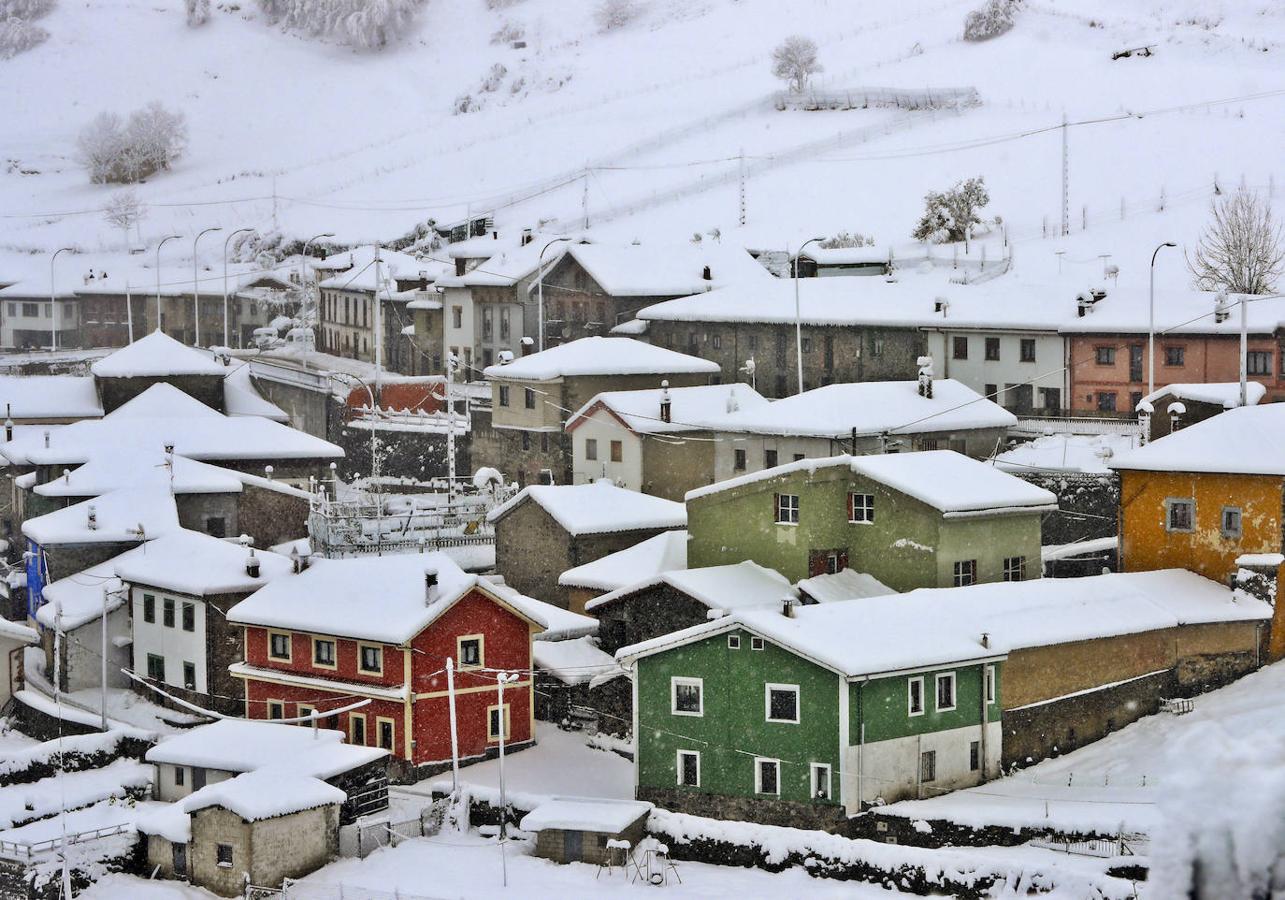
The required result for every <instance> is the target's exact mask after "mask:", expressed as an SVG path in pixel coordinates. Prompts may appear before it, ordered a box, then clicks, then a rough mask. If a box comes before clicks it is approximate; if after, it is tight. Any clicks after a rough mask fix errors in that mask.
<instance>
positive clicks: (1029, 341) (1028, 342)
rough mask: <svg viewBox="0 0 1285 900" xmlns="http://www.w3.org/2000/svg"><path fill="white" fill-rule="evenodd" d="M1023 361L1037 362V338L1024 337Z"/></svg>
mask: <svg viewBox="0 0 1285 900" xmlns="http://www.w3.org/2000/svg"><path fill="white" fill-rule="evenodd" d="M1022 362H1035V338H1022Z"/></svg>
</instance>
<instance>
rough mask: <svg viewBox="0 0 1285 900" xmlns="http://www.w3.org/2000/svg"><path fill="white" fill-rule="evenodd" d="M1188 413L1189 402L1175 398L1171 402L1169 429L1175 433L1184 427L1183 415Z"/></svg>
mask: <svg viewBox="0 0 1285 900" xmlns="http://www.w3.org/2000/svg"><path fill="white" fill-rule="evenodd" d="M1186 413H1187V404H1185V403H1183V402H1182V401H1180V400H1175V401H1174V402H1173V403H1170V404H1169V431H1170V433H1173V432H1175V431H1177V430H1178V429H1179V428H1181V427H1182V417H1183V416H1184V415H1186Z"/></svg>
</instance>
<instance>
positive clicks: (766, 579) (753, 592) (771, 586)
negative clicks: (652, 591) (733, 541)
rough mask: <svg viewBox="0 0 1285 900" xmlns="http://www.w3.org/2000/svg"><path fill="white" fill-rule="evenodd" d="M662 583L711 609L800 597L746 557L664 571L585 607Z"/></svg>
mask: <svg viewBox="0 0 1285 900" xmlns="http://www.w3.org/2000/svg"><path fill="white" fill-rule="evenodd" d="M661 584H666V585H669V586H670V587H672V588H673V589H674V590H676V591H679V592H681V593H684V594H686V595H687V596H689V597H691V598H692V599H693V600H695V601H697V602H698V603H703V604H704V605H705V606H707V607H709V608H710V609H742V608H752V607H756V606H779V605H780V604H781V602H782V601H784V600H785V599H787V598H789V599H796V598H797V597H798V591H796V590H795V589H794V588H793V587H792V586H791V585H790V582H789V580H788V579H787V578H786V577H785V576H784V575H782V574H781V573H780V572H777V571H776V570H775V569H769V568H767V567H766V566H760V565H759V564H758V563H756V562H753V561H752V560H748V559H747V560H745V561H744V562H738V563H733V564H731V565H726V566H705V567H702V568H698V569H678V570H677V571H674V572H662V573H661V574H660V575H657V576H655V577H654V578H648V579H646V580H645V581H641V582H639V583H637V584H631V585H628V586H626V587H622V588H620V589H619V590H615V591H612V592H611V593H608V594H603V595H602V596H601V597H594V598H593V599H592V600H590V601H589V602H588V603H586V604H585V610H586V611H588V610H594V609H600V608H602V607H604V606H606V605H607V604H609V603H614V602H615V601H616V600H619V599H621V598H625V597H630V596H632V595H633V594H636V593H637V592H638V591H643V590H646V589H648V588H651V587H655V586H657V585H661Z"/></svg>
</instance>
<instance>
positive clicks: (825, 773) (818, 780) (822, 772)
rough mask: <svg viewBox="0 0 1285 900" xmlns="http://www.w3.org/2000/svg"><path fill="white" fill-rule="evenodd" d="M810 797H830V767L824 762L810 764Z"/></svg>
mask: <svg viewBox="0 0 1285 900" xmlns="http://www.w3.org/2000/svg"><path fill="white" fill-rule="evenodd" d="M812 799H813V800H829V799H830V767H829V766H828V765H826V764H825V763H813V764H812Z"/></svg>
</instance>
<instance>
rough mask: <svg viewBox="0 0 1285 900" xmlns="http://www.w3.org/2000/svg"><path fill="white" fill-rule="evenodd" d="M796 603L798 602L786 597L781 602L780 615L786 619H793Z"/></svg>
mask: <svg viewBox="0 0 1285 900" xmlns="http://www.w3.org/2000/svg"><path fill="white" fill-rule="evenodd" d="M797 603H798V601H797V600H795V599H794V598H793V597H786V598H785V599H784V600H782V601H781V615H783V616H785V617H786V618H787V619H793V618H794V607H795V604H797Z"/></svg>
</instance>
